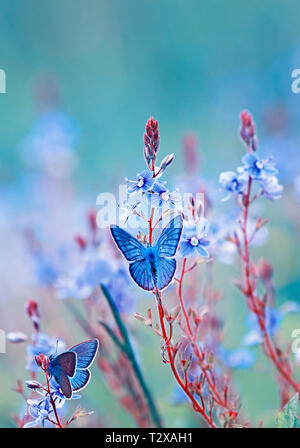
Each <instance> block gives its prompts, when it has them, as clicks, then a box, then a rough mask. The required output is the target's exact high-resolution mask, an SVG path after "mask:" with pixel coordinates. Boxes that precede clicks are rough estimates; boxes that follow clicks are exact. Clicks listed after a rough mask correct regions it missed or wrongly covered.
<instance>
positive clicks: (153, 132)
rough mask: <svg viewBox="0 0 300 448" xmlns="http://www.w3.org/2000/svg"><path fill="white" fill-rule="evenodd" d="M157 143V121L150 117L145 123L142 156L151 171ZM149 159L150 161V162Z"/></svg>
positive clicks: (153, 168)
mask: <svg viewBox="0 0 300 448" xmlns="http://www.w3.org/2000/svg"><path fill="white" fill-rule="evenodd" d="M159 144H160V136H159V130H158V122H157V121H156V120H154V118H153V117H151V118H149V120H148V121H147V123H146V132H145V134H144V156H145V159H146V162H147V165H148V167H149V169H150V170H151V171H154V170H155V161H156V155H157V152H158V149H159ZM151 161H152V163H151V164H150V162H151Z"/></svg>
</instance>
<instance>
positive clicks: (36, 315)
mask: <svg viewBox="0 0 300 448" xmlns="http://www.w3.org/2000/svg"><path fill="white" fill-rule="evenodd" d="M25 308H26V311H27V314H28V316H29V317H30V319H31V322H32V325H33V327H34V329H35V330H36V331H39V329H40V309H39V304H38V302H36V301H35V300H31V299H30V300H28V302H27V303H26V304H25Z"/></svg>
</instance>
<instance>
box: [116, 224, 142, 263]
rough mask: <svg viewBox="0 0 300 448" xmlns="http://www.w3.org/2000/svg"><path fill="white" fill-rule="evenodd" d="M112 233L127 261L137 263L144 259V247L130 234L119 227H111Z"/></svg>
mask: <svg viewBox="0 0 300 448" xmlns="http://www.w3.org/2000/svg"><path fill="white" fill-rule="evenodd" d="M110 231H111V234H112V237H113V239H114V240H115V243H116V245H117V246H118V248H119V249H120V251H121V252H122V254H123V255H124V257H125V258H126V260H127V261H137V260H142V259H143V258H144V254H145V248H144V246H143V245H142V244H141V243H140V242H139V241H138V240H137V239H136V238H134V237H133V236H132V235H130V233H128V232H126V231H125V230H123V229H121V227H119V226H110Z"/></svg>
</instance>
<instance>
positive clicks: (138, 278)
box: [110, 215, 182, 291]
mask: <svg viewBox="0 0 300 448" xmlns="http://www.w3.org/2000/svg"><path fill="white" fill-rule="evenodd" d="M110 230H111V234H112V236H113V239H114V240H115V243H116V244H117V246H118V248H119V249H120V251H121V252H122V254H123V255H124V257H125V258H126V260H127V261H129V272H130V275H131V277H132V278H133V280H134V281H135V282H136V283H137V284H138V285H139V286H140V287H141V288H143V289H145V290H146V291H153V290H154V289H156V288H157V289H159V290H162V289H164V288H166V287H167V286H168V285H169V283H170V282H171V281H172V279H173V276H174V274H175V270H176V260H175V259H174V258H173V257H174V256H175V254H176V251H177V247H178V244H179V240H180V237H181V233H182V218H181V216H179V215H178V216H176V218H173V219H172V220H171V221H170V223H169V225H168V226H167V227H165V228H164V229H163V231H162V233H161V234H160V236H159V238H158V240H157V242H156V244H155V246H152V245H151V244H150V243H148V245H147V247H146V246H143V244H142V243H140V242H139V241H138V240H137V239H136V238H134V237H133V236H132V235H130V233H128V232H126V231H125V230H124V229H121V227H119V226H116V225H111V226H110Z"/></svg>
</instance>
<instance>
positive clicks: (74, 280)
mask: <svg viewBox="0 0 300 448" xmlns="http://www.w3.org/2000/svg"><path fill="white" fill-rule="evenodd" d="M109 276H110V266H109V264H108V262H107V261H106V260H103V259H101V258H100V255H99V253H98V252H97V251H93V250H91V251H89V252H86V253H84V256H83V260H81V261H80V264H79V265H78V266H76V267H75V268H73V269H72V270H71V271H70V272H69V273H68V274H67V275H65V276H62V277H61V278H60V279H58V281H57V282H56V284H55V287H56V291H57V296H58V298H60V299H66V298H68V297H72V298H75V299H86V298H88V297H89V296H90V295H91V294H92V293H93V291H94V290H95V288H96V287H97V286H98V285H99V284H100V283H101V282H104V281H105V280H106V279H107V278H109Z"/></svg>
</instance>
